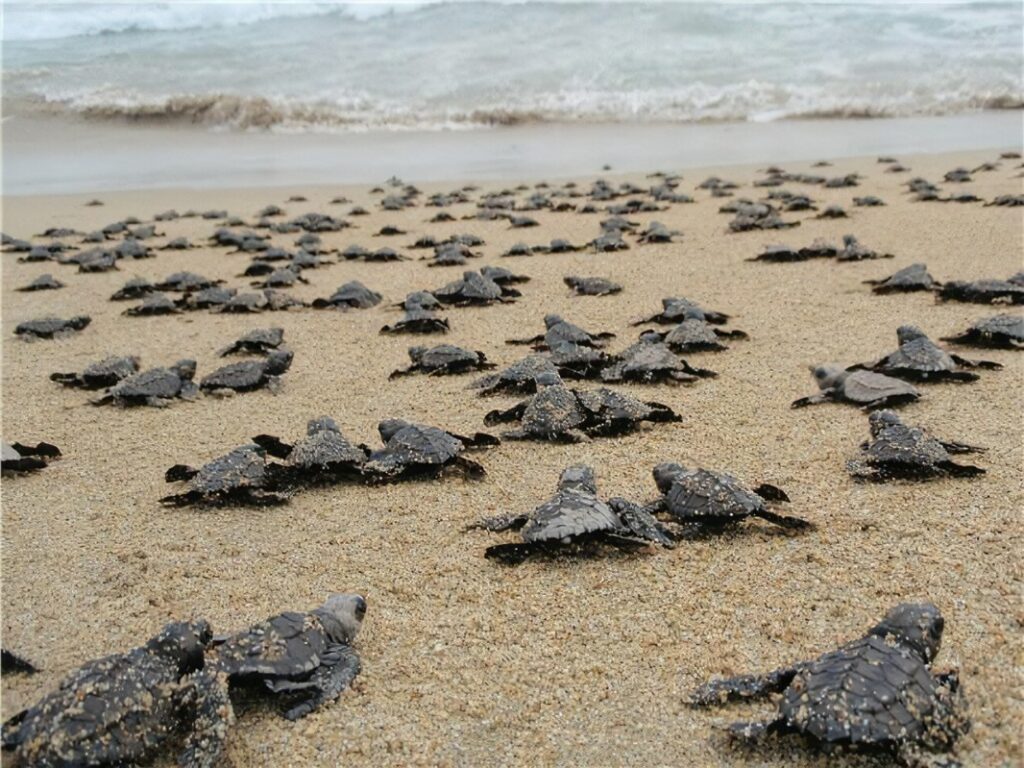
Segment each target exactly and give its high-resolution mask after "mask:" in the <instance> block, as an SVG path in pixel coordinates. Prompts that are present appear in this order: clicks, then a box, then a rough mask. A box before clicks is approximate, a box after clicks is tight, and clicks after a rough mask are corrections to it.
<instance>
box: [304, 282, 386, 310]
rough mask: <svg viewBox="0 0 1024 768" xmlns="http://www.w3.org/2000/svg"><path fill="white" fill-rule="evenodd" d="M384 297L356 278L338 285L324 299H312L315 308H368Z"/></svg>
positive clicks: (378, 302)
mask: <svg viewBox="0 0 1024 768" xmlns="http://www.w3.org/2000/svg"><path fill="white" fill-rule="evenodd" d="M382 298H384V297H383V296H381V295H380V294H379V293H377V292H376V291H371V290H370V289H369V288H367V287H366V286H365V285H363V284H362V283H361V282H359V281H358V280H352V281H350V282H347V283H345V284H344V285H342V286H339V287H338V289H337V290H335V292H334V293H333V294H331V296H329V297H328V298H326V299H314V300H313V307H314V308H316V309H342V310H347V309H369V308H370V307H375V306H377V305H378V304H380V302H381V299H382Z"/></svg>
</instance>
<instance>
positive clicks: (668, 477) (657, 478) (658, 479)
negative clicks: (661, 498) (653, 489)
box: [651, 462, 686, 493]
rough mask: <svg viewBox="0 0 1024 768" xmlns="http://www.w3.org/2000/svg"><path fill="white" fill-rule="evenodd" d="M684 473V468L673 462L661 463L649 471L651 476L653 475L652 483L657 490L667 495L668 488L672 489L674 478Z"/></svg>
mask: <svg viewBox="0 0 1024 768" xmlns="http://www.w3.org/2000/svg"><path fill="white" fill-rule="evenodd" d="M685 471H686V467H684V466H683V465H682V464H676V463H675V462H663V463H661V464H658V465H657V466H656V467H655V468H654V469H653V470H651V474H652V475H654V483H655V485H657V486H658V490H659V491H660V492H661V493H668V491H669V488H671V487H672V483H674V482H675V481H676V478H677V477H679V476H680V475H682V474H683V473H684V472H685Z"/></svg>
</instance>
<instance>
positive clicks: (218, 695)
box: [178, 669, 235, 768]
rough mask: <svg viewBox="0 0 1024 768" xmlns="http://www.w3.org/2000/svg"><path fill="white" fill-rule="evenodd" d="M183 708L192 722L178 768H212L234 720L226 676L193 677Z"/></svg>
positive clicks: (209, 672)
mask: <svg viewBox="0 0 1024 768" xmlns="http://www.w3.org/2000/svg"><path fill="white" fill-rule="evenodd" d="M182 706H183V707H184V708H185V710H186V712H187V713H188V714H190V715H191V718H192V719H191V722H190V728H189V733H188V736H187V738H186V739H185V749H184V750H183V751H182V753H181V754H180V755H179V757H178V764H179V765H183V766H189V768H213V766H214V765H216V764H217V762H218V760H219V759H220V756H221V753H222V752H223V751H224V741H225V738H226V736H227V732H228V727H229V726H230V725H232V724H233V723H234V720H235V713H234V710H233V709H232V707H231V697H230V696H229V695H228V682H227V676H226V675H224V674H223V673H217V672H215V671H214V670H212V669H204V670H200V671H199V672H196V673H194V674H193V675H192V676H191V679H190V680H189V685H188V687H187V688H186V689H185V691H184V696H183V701H182Z"/></svg>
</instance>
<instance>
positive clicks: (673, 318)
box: [631, 296, 729, 325]
mask: <svg viewBox="0 0 1024 768" xmlns="http://www.w3.org/2000/svg"><path fill="white" fill-rule="evenodd" d="M691 317H695V318H698V319H700V320H704V321H705V322H708V323H711V324H712V325H723V324H725V323H727V322H728V321H729V315H726V314H725V313H723V312H715V311H713V310H708V309H704V308H703V307H702V306H700V304H698V303H697V302H695V301H691V300H690V299H687V298H684V297H682V296H669V297H666V298H664V299H662V300H661V312H658V313H656V314H654V315H650V316H649V317H645V318H642V319H640V320H634V321H633V322H632V323H631V325H644V324H646V323H659V324H661V325H676V324H677V323H681V322H683V320H686V319H688V318H691Z"/></svg>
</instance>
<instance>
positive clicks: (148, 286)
mask: <svg viewBox="0 0 1024 768" xmlns="http://www.w3.org/2000/svg"><path fill="white" fill-rule="evenodd" d="M155 290H156V286H154V285H153V284H152V283H151V282H149V280H147V279H146V278H144V277H133V278H132V279H131V280H129V281H128V282H127V283H125V284H124V285H122V286H121V287H120V288H118V289H117V291H115V292H114V294H113V295H112V296H111V297H110V300H111V301H130V300H132V299H141V298H143V297H144V296H148V295H149V294H151V293H152V292H153V291H155Z"/></svg>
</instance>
